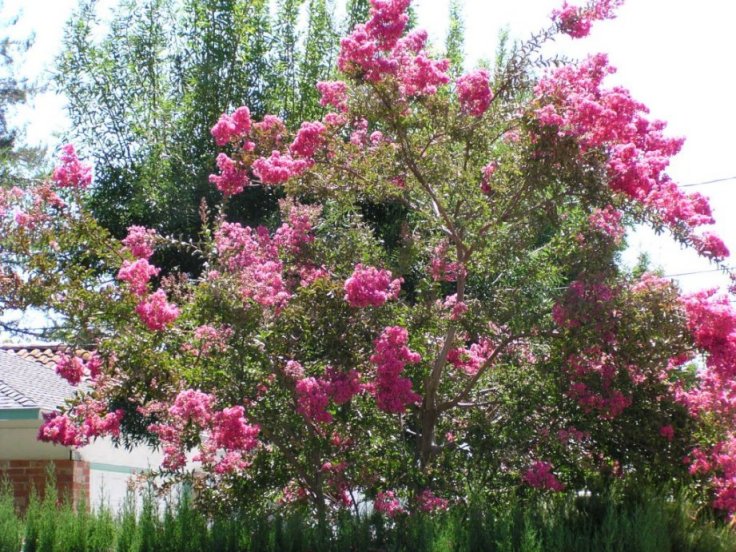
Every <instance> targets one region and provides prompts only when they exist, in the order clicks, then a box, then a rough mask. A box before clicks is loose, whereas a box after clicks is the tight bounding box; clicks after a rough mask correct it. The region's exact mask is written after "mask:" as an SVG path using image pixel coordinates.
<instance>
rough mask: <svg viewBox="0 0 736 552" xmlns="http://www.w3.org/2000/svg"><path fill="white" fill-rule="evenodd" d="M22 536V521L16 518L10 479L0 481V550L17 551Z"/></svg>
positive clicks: (4, 551) (2, 551)
mask: <svg viewBox="0 0 736 552" xmlns="http://www.w3.org/2000/svg"><path fill="white" fill-rule="evenodd" d="M22 536H23V523H22V521H21V520H20V519H19V518H18V515H17V513H16V511H15V504H14V501H13V488H12V486H11V484H10V481H8V480H3V481H0V552H18V550H20V545H21V542H22Z"/></svg>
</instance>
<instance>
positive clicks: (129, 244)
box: [122, 226, 156, 259]
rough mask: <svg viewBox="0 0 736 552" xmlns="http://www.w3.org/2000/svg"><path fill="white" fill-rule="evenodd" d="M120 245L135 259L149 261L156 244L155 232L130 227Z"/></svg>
mask: <svg viewBox="0 0 736 552" xmlns="http://www.w3.org/2000/svg"><path fill="white" fill-rule="evenodd" d="M122 243H123V245H124V246H125V248H126V249H127V250H128V251H130V252H131V253H132V255H133V256H134V257H136V258H137V259H150V258H151V255H153V247H154V245H155V243H156V231H155V230H151V229H150V228H145V227H144V226H130V227H128V235H127V236H126V237H125V239H124V240H123V242H122Z"/></svg>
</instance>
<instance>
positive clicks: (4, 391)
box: [0, 345, 75, 411]
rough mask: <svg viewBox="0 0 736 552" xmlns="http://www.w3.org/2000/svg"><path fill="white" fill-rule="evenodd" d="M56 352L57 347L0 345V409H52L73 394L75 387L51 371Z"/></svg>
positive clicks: (59, 348)
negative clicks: (41, 347)
mask: <svg viewBox="0 0 736 552" xmlns="http://www.w3.org/2000/svg"><path fill="white" fill-rule="evenodd" d="M47 350H49V351H52V352H49V353H46V352H45V351H47ZM60 351H61V347H60V346H48V347H47V346H44V349H40V347H33V346H30V347H29V346H17V345H11V346H8V345H0V410H5V409H23V408H32V409H41V410H49V411H50V410H56V409H57V408H58V407H59V406H60V405H62V404H63V403H64V401H65V400H66V399H68V398H70V397H71V396H72V395H74V391H75V388H74V387H73V386H72V385H70V384H69V383H68V382H67V381H66V380H64V379H63V378H61V377H60V376H59V375H57V374H56V371H55V370H54V364H55V357H56V355H58V354H59V352H60ZM50 358H54V360H53V362H52V361H51V360H50Z"/></svg>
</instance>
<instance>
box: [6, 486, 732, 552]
mask: <svg viewBox="0 0 736 552" xmlns="http://www.w3.org/2000/svg"><path fill="white" fill-rule="evenodd" d="M51 498H52V499H53V497H51ZM130 498H131V499H132V496H131V497H130ZM153 500H154V499H153V496H152V495H151V494H150V493H148V494H145V495H144V501H143V507H142V510H141V512H140V514H139V515H138V517H137V521H136V516H135V514H134V513H133V512H132V510H131V507H132V503H130V502H129V503H128V509H125V510H123V511H122V512H121V513H120V515H119V516H118V517H117V518H113V517H112V515H111V513H110V512H109V511H108V510H106V509H104V508H99V509H96V510H94V511H92V512H89V513H88V512H87V511H86V509H85V508H81V509H78V510H77V511H76V512H75V511H74V510H72V509H71V508H70V507H69V504H68V503H62V504H61V505H58V504H57V503H55V502H52V500H51V499H48V498H45V499H44V501H43V503H42V504H41V505H38V504H36V505H35V506H34V507H35V508H40V509H41V510H44V513H43V514H41V515H42V516H48V517H51V516H54V517H55V521H54V522H53V524H51V520H46V521H44V522H43V523H42V525H43V526H44V529H42V532H41V533H40V534H38V535H37V536H36V537H35V540H33V541H29V540H28V538H29V535H30V533H29V532H28V530H27V528H28V526H29V524H30V523H32V522H31V518H30V516H31V515H32V512H31V511H30V510H29V512H28V514H27V516H26V518H25V520H23V519H22V518H20V517H18V516H17V514H16V513H15V511H14V509H13V505H12V493H11V491H10V488H9V487H7V486H5V487H4V488H3V490H2V492H0V551H2V552H17V551H18V550H19V549H20V542H21V540H20V535H21V534H22V532H23V527H24V525H25V526H26V533H25V534H26V540H25V545H24V550H26V551H28V550H51V551H53V552H64V551H74V552H108V551H113V550H116V551H117V552H133V551H136V552H143V551H156V552H200V551H202V550H211V551H213V552H241V551H242V552H271V551H273V552H277V551H278V552H283V551H289V552H300V551H305V552H306V551H309V550H324V551H329V552H343V551H345V552H347V551H356V552H357V551H368V550H385V551H391V552H404V551H406V552H410V551H411V552H461V551H468V552H470V551H473V552H481V551H482V552H485V551H488V552H502V551H503V552H507V551H508V552H540V551H544V552H668V551H673V552H674V551H678V552H728V551H730V550H733V549H734V547H736V534H734V533H733V531H732V530H731V529H729V528H728V527H725V526H723V525H721V524H719V523H717V522H715V521H713V520H712V519H710V518H708V517H707V516H705V515H704V514H703V513H702V512H699V511H698V510H697V509H696V507H695V504H694V502H693V501H692V497H691V496H690V495H689V494H688V493H687V492H684V491H675V492H672V491H669V490H668V489H666V488H664V489H662V488H657V487H652V486H644V487H642V488H640V489H638V490H637V492H636V493H634V494H631V493H621V492H619V491H618V490H616V487H615V486H614V488H613V490H611V491H610V492H608V493H605V494H602V495H589V496H584V495H578V496H575V495H567V496H562V497H560V496H558V497H554V498H550V497H542V496H528V497H526V498H524V499H513V500H511V501H506V502H500V503H499V502H485V501H478V500H471V502H470V504H468V505H467V506H461V505H457V506H454V507H452V508H451V509H450V510H449V511H447V512H444V513H440V514H435V515H432V516H428V515H420V514H417V515H414V516H411V517H406V516H401V517H399V518H397V519H396V520H388V521H387V520H386V518H384V517H382V516H376V515H367V514H363V515H359V516H356V515H355V514H354V513H350V512H348V511H343V512H341V513H340V515H339V516H337V518H336V519H335V520H334V523H332V524H331V525H330V527H329V529H328V530H327V531H326V532H325V531H323V530H320V529H319V527H318V526H317V525H316V524H315V523H314V521H313V520H312V518H311V517H310V516H309V515H308V514H306V513H305V512H304V511H299V510H295V511H292V512H291V513H288V514H283V513H269V514H267V515H262V516H250V515H239V514H237V513H233V514H230V515H227V516H216V517H214V518H209V519H208V518H206V517H204V516H203V515H202V514H201V512H200V511H198V510H197V509H195V508H194V507H193V505H192V503H191V501H190V500H189V498H188V497H187V495H186V494H184V495H183V496H182V497H181V499H180V500H179V501H178V502H177V501H175V502H173V503H168V504H167V505H166V507H165V509H164V511H163V514H162V512H159V511H158V510H157V508H156V507H155V505H154V502H153ZM36 513H38V512H36ZM131 522H132V523H131ZM52 525H53V527H54V528H53V529H51V526H52Z"/></svg>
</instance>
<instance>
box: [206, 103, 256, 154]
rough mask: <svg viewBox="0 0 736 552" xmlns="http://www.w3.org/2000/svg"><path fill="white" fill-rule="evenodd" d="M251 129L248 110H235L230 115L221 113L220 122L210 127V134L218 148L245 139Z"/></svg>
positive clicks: (243, 108)
mask: <svg viewBox="0 0 736 552" xmlns="http://www.w3.org/2000/svg"><path fill="white" fill-rule="evenodd" d="M250 129H251V119H250V110H249V109H248V108H247V107H245V106H242V107H239V108H237V109H236V110H235V111H234V112H233V114H232V115H227V114H225V113H223V114H222V115H221V116H220V120H219V121H217V123H216V124H215V126H213V127H212V130H211V133H212V136H213V138H214V139H215V143H216V144H217V145H218V146H225V145H227V144H228V143H230V142H236V141H238V140H241V139H243V138H245V137H246V136H247V135H248V133H249V132H250Z"/></svg>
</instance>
